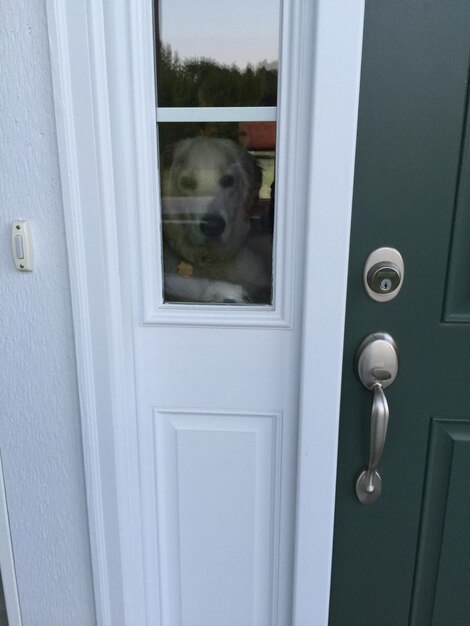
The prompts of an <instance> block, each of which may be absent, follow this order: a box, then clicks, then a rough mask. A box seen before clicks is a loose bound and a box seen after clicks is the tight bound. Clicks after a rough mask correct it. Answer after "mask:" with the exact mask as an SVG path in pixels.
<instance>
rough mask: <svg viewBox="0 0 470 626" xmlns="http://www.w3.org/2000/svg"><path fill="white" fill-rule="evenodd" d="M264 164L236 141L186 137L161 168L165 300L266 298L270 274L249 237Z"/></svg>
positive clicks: (268, 297) (263, 300) (209, 300)
mask: <svg viewBox="0 0 470 626" xmlns="http://www.w3.org/2000/svg"><path fill="white" fill-rule="evenodd" d="M260 185H261V169H260V167H259V166H258V164H257V163H256V160H255V159H254V157H252V156H251V155H250V154H249V153H248V152H246V151H245V150H244V149H243V148H241V147H240V146H239V145H238V144H236V143H235V142H233V141H231V140H229V139H218V138H211V137H196V138H194V139H184V140H182V141H179V142H178V143H177V144H176V145H175V148H174V152H173V155H172V160H171V163H170V165H169V167H168V168H164V169H163V174H162V205H163V233H164V270H165V299H166V301H170V302H226V303H243V302H263V303H267V302H268V301H269V299H270V290H271V275H270V270H269V269H267V268H265V267H264V265H263V263H262V261H261V258H260V257H259V255H257V254H256V252H255V251H254V250H253V248H252V247H251V246H250V244H249V242H248V235H249V232H250V213H251V211H252V208H253V205H254V203H255V202H256V200H257V198H258V192H259V188H260Z"/></svg>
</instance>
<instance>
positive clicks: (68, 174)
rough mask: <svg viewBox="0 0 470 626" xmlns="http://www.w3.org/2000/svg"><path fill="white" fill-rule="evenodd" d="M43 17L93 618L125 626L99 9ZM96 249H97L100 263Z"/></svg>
mask: <svg viewBox="0 0 470 626" xmlns="http://www.w3.org/2000/svg"><path fill="white" fill-rule="evenodd" d="M47 17H48V30H49V40H50V47H51V65H52V77H53V91H54V103H55V109H56V124H57V139H58V148H59V162H60V170H61V182H62V195H63V205H64V218H65V226H66V239H67V249H68V258H69V272H70V285H71V299H72V310H73V319H74V331H75V347H76V361H77V375H78V385H79V396H80V410H81V424H82V437H83V452H84V466H85V479H86V492H87V504H88V520H89V531H90V547H91V558H92V567H93V583H94V591H95V603H96V618H97V624H98V626H115V624H117V623H121V620H122V619H124V620H125V623H131V622H130V621H127V615H129V614H130V609H129V607H128V602H127V594H126V593H125V587H124V584H123V581H122V571H123V568H124V563H125V557H126V552H125V550H123V549H122V547H121V545H120V541H121V538H120V529H121V528H125V524H126V521H127V520H126V519H125V513H126V512H128V511H129V509H130V507H127V506H125V507H122V506H120V502H119V501H118V497H117V495H116V494H117V493H121V492H124V493H125V492H126V478H125V476H124V477H123V474H124V475H125V472H126V468H127V465H126V462H125V461H124V462H123V464H121V465H120V464H119V463H115V455H116V456H117V455H118V454H119V451H120V450H119V446H118V445H117V444H116V445H113V443H114V438H116V442H117V441H119V439H118V433H117V432H116V431H117V430H118V428H119V425H120V424H121V423H122V421H120V419H119V418H120V416H121V415H122V414H123V413H125V412H126V408H127V406H128V404H129V403H130V402H132V397H133V396H132V393H130V394H126V392H129V391H130V389H129V388H128V387H127V385H128V383H127V381H128V380H129V377H128V373H127V372H123V367H124V366H123V364H124V363H125V354H124V352H125V351H124V339H123V337H122V330H123V327H122V322H121V319H120V316H121V303H120V294H119V273H118V265H117V261H118V259H117V256H116V254H117V246H116V234H115V229H114V227H113V218H114V213H115V211H114V184H113V180H112V171H113V165H112V153H111V145H110V136H109V125H108V122H109V113H108V110H107V107H108V103H109V100H108V93H107V75H106V53H105V33H104V14H103V6H102V3H101V2H95V1H93V0H80V2H76V3H70V2H67V1H66V0H47ZM96 249H99V250H102V252H103V256H102V263H101V264H99V265H96V264H95V263H94V262H95V260H96V256H95V255H93V254H92V251H94V250H96ZM97 297H98V299H99V305H98V304H97V299H96V298H97ZM123 380H125V381H126V383H125V384H123ZM130 380H132V378H131V379H130ZM113 417H115V421H113ZM123 439H124V437H122V439H121V440H123ZM132 461H133V459H128V461H127V462H128V463H129V465H131V463H132ZM120 470H121V471H120ZM117 484H118V485H119V487H118V486H117ZM136 551H137V553H138V550H136ZM129 571H132V568H130V570H129ZM136 580H137V582H138V575H137V574H136Z"/></svg>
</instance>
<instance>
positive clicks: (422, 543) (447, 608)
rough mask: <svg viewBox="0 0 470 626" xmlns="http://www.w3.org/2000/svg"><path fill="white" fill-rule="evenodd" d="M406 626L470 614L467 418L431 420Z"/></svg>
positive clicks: (462, 619)
mask: <svg viewBox="0 0 470 626" xmlns="http://www.w3.org/2000/svg"><path fill="white" fill-rule="evenodd" d="M426 466H427V470H426V479H425V483H426V484H425V495H424V500H423V507H422V514H421V524H420V533H419V546H418V555H417V561H416V570H415V581H414V589H413V600H412V609H411V613H410V625H411V626H420V625H421V624H435V625H436V626H438V625H439V624H446V623H447V624H452V625H455V626H458V625H459V624H462V625H463V624H465V625H467V624H468V623H469V616H470V594H468V586H469V584H470V532H469V531H468V528H469V520H470V490H469V489H468V477H469V476H470V420H467V421H464V420H441V419H436V420H433V422H432V428H431V437H430V445H429V454H428V459H427V464H426Z"/></svg>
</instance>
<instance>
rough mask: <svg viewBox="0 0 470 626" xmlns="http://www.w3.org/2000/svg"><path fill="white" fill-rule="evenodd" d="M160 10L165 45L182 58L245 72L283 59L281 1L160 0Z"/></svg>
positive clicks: (158, 15)
mask: <svg viewBox="0 0 470 626" xmlns="http://www.w3.org/2000/svg"><path fill="white" fill-rule="evenodd" d="M158 5H159V8H158ZM157 11H159V12H158V13H157V21H158V20H159V21H160V33H161V38H162V42H163V43H164V44H170V45H171V48H172V50H173V51H177V52H178V54H179V56H180V58H181V59H184V58H188V57H207V58H211V59H214V60H215V61H216V62H217V63H221V64H228V65H231V64H233V63H235V64H236V65H237V66H238V67H239V68H241V69H244V68H245V67H246V65H247V63H251V64H252V65H255V66H256V65H258V64H259V63H262V62H264V61H267V62H268V63H271V62H273V61H277V60H278V42H279V0H255V1H253V0H235V1H233V0H232V1H228V0H160V2H157Z"/></svg>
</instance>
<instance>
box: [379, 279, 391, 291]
mask: <svg viewBox="0 0 470 626" xmlns="http://www.w3.org/2000/svg"><path fill="white" fill-rule="evenodd" d="M391 287H392V281H391V280H390V279H389V278H384V279H383V280H382V281H381V282H380V289H381V290H382V291H389V290H390V288H391Z"/></svg>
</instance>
